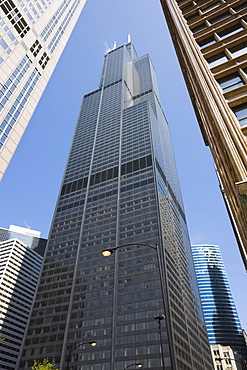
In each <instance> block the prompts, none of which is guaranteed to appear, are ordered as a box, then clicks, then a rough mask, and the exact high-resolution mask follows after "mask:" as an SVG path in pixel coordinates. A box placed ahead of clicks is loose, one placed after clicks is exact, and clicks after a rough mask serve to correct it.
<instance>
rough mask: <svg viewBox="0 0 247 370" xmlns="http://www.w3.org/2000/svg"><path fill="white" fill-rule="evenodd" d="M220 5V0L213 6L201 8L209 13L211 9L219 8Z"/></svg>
mask: <svg viewBox="0 0 247 370" xmlns="http://www.w3.org/2000/svg"><path fill="white" fill-rule="evenodd" d="M220 5H221V3H220V2H219V1H218V2H217V3H214V4H212V5H211V6H208V7H206V8H204V9H201V11H202V12H203V13H207V12H210V10H212V9H215V8H217V7H218V6H220Z"/></svg>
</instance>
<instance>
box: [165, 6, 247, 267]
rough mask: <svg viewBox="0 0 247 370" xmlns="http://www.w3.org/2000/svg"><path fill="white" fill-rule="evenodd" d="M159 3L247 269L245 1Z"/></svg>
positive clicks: (246, 37) (246, 12)
mask: <svg viewBox="0 0 247 370" xmlns="http://www.w3.org/2000/svg"><path fill="white" fill-rule="evenodd" d="M161 4H162V7H163V10H164V14H165V17H166V19H167V23H168V27H169V30H170V33H171V37H172V40H173V43H174V46H175V49H176V52H177V56H178V59H179V62H180V66H181V69H182V71H183V75H184V78H185V81H186V84H187V87H188V90H189V94H190V97H191V100H192V103H193V106H194V109H195V112H196V115H197V119H198V123H199V126H200V128H201V132H202V135H203V138H204V141H205V144H206V145H209V146H210V149H211V152H212V155H213V158H214V162H215V166H216V171H217V175H218V177H219V182H220V187H221V191H222V194H223V196H224V200H225V203H226V206H227V209H228V212H229V215H230V218H231V222H232V225H233V228H234V231H235V234H236V237H237V241H238V244H239V249H240V252H241V254H242V258H243V261H244V263H245V266H246V268H247V143H246V135H247V1H246V0H229V1H225V0H194V1H193V0H161Z"/></svg>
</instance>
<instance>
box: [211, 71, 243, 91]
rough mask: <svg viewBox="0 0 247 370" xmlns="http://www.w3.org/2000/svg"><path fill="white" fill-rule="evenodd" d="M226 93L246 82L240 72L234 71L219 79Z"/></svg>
mask: <svg viewBox="0 0 247 370" xmlns="http://www.w3.org/2000/svg"><path fill="white" fill-rule="evenodd" d="M217 81H218V83H219V84H220V86H221V88H222V90H223V92H224V93H226V92H227V91H231V90H233V89H236V88H237V87H239V86H243V85H244V82H243V80H242V79H241V77H240V76H239V74H238V73H232V74H230V75H228V76H225V77H222V78H219V79H217Z"/></svg>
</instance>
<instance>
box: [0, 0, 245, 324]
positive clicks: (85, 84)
mask: <svg viewBox="0 0 247 370" xmlns="http://www.w3.org/2000/svg"><path fill="white" fill-rule="evenodd" d="M128 34H131V38H132V41H133V43H134V45H135V48H136V50H137V53H138V55H139V56H141V55H144V54H147V53H148V54H150V56H151V59H152V61H153V64H154V67H155V70H156V73H157V80H158V84H159V90H160V96H161V104H162V107H163V110H164V112H165V115H166V117H167V120H168V122H169V125H170V130H171V135H172V140H173V146H174V151H175V157H176V162H177V167H178V174H179V178H180V185H181V189H182V195H183V200H184V206H185V213H186V217H187V222H188V227H189V231H190V237H191V243H192V244H203V243H205V244H218V245H219V246H220V248H221V252H222V255H223V259H224V262H225V265H226V269H227V274H228V277H229V281H230V285H231V288H232V292H233V297H234V299H235V303H236V306H237V310H238V313H239V316H240V321H241V324H242V326H243V327H244V328H245V329H247V315H246V305H247V297H246V279H247V277H246V272H245V269H244V265H243V263H242V261H241V257H240V255H239V252H238V247H237V243H236V241H235V237H234V235H233V231H232V228H231V225H230V221H229V219H228V215H227V212H226V209H225V205H224V203H223V199H222V196H221V193H220V191H219V185H218V181H217V178H216V174H215V170H214V165H213V160H212V156H211V154H210V150H209V148H208V147H205V145H204V143H203V139H202V136H201V133H200V131H199V127H198V124H197V121H196V118H195V115H194V111H193V109H192V106H191V103H190V99H189V97H188V93H187V90H186V87H185V84H184V81H183V77H182V74H181V71H180V68H179V65H178V62H177V58H176V56H175V52H174V50H173V46H172V43H171V39H170V35H169V33H168V30H167V26H166V22H165V19H164V16H163V12H162V10H161V6H160V3H159V0H125V1H122V0H87V3H86V5H85V8H84V10H83V12H82V14H81V17H80V19H79V21H78V23H77V25H76V27H75V29H74V32H73V34H72V36H71V38H70V41H69V42H68V44H67V46H66V48H65V51H64V53H63V55H62V57H61V59H60V62H59V63H58V65H57V68H56V70H55V72H54V73H53V76H52V78H51V80H50V83H49V84H48V87H47V88H46V91H45V93H44V94H43V97H42V99H41V101H40V103H39V105H38V107H37V109H36V111H35V113H34V115H33V117H32V119H31V121H30V123H29V126H28V128H27V130H26V133H25V134H24V137H23V139H22V141H21V143H20V145H19V147H18V148H17V150H16V153H15V155H14V157H13V159H12V162H11V163H10V165H9V168H8V170H7V172H6V174H5V176H4V178H3V180H2V182H1V183H0V197H1V199H0V227H5V228H8V227H9V225H10V224H14V225H18V226H22V227H31V228H32V229H35V230H40V231H41V237H43V238H45V237H47V236H48V233H49V228H50V224H51V220H52V217H53V211H54V208H55V204H56V200H57V195H58V192H59V188H60V184H61V180H62V176H63V171H64V168H65V163H66V160H67V156H68V152H69V148H70V144H71V140H72V136H73V131H74V127H75V123H76V120H77V116H78V113H79V109H80V104H81V99H82V96H83V95H84V94H87V93H89V92H91V91H93V90H96V89H97V88H98V84H99V78H100V73H101V68H102V63H103V56H104V53H105V52H106V50H107V48H109V47H112V46H113V44H114V41H116V42H117V46H120V45H122V44H123V43H126V42H127V35H128Z"/></svg>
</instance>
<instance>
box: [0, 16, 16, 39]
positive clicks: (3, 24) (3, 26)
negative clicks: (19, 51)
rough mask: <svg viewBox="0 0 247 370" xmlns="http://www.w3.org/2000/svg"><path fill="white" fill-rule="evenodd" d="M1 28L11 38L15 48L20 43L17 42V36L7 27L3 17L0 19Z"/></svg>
mask: <svg viewBox="0 0 247 370" xmlns="http://www.w3.org/2000/svg"><path fill="white" fill-rule="evenodd" d="M0 27H2V29H3V31H4V32H5V34H6V35H7V36H8V37H9V39H10V40H11V41H12V42H13V44H14V45H15V46H16V45H18V41H17V40H16V38H15V36H14V35H13V33H12V32H11V31H10V29H9V27H8V26H7V24H6V23H5V22H4V20H3V19H2V18H1V17H0Z"/></svg>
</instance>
